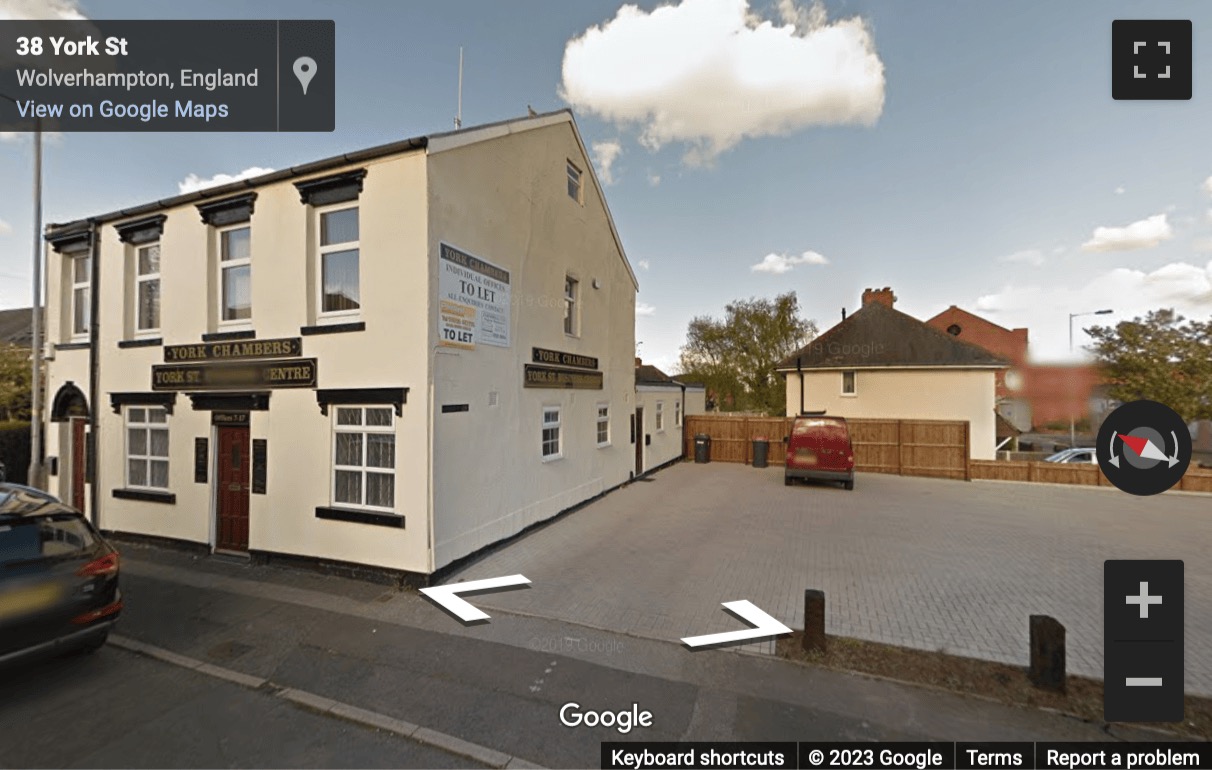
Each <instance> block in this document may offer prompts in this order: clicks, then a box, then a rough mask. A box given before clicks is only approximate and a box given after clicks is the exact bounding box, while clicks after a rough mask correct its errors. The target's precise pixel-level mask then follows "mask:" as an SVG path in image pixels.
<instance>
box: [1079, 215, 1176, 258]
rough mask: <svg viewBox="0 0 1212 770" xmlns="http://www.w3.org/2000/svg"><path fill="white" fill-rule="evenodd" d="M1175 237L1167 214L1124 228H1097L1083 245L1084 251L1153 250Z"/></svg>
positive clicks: (1154, 216)
mask: <svg viewBox="0 0 1212 770" xmlns="http://www.w3.org/2000/svg"><path fill="white" fill-rule="evenodd" d="M1173 237H1174V230H1173V229H1172V228H1171V227H1170V223H1169V222H1168V221H1167V220H1166V215H1165V214H1155V215H1153V216H1151V217H1148V218H1146V219H1141V220H1139V221H1136V222H1133V223H1132V224H1130V225H1125V226H1124V227H1096V228H1094V235H1093V236H1092V237H1091V238H1090V240H1088V241H1086V242H1085V243H1083V244H1082V250H1083V251H1129V250H1131V249H1151V248H1153V247H1154V246H1156V245H1157V244H1159V243H1161V242H1162V241H1167V240H1170V239H1171V238H1173Z"/></svg>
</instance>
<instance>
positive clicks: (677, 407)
mask: <svg viewBox="0 0 1212 770" xmlns="http://www.w3.org/2000/svg"><path fill="white" fill-rule="evenodd" d="M673 426H674V427H675V428H680V427H682V402H681V401H674V402H673Z"/></svg>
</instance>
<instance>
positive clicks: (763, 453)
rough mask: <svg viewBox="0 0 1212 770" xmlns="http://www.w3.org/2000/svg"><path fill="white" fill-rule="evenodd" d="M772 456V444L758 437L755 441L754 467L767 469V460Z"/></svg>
mask: <svg viewBox="0 0 1212 770" xmlns="http://www.w3.org/2000/svg"><path fill="white" fill-rule="evenodd" d="M769 454H770V442H769V441H767V440H766V439H765V438H764V437H762V436H758V437H757V438H755V439H754V440H753V467H754V468H765V467H766V458H767V456H769Z"/></svg>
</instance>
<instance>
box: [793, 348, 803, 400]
mask: <svg viewBox="0 0 1212 770" xmlns="http://www.w3.org/2000/svg"><path fill="white" fill-rule="evenodd" d="M802 360H803V357H802V356H796V357H795V373H796V374H797V375H798V376H799V378H800V414H803V413H804V367H803V366H802V365H801V363H800V362H801V361H802Z"/></svg>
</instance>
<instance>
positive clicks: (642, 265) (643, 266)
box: [636, 259, 652, 270]
mask: <svg viewBox="0 0 1212 770" xmlns="http://www.w3.org/2000/svg"><path fill="white" fill-rule="evenodd" d="M636 264H637V265H639V266H640V269H641V270H647V269H648V268H650V267H652V264H651V263H650V262H649V261H648V260H646V259H641V260H640V261H639V262H636Z"/></svg>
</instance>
